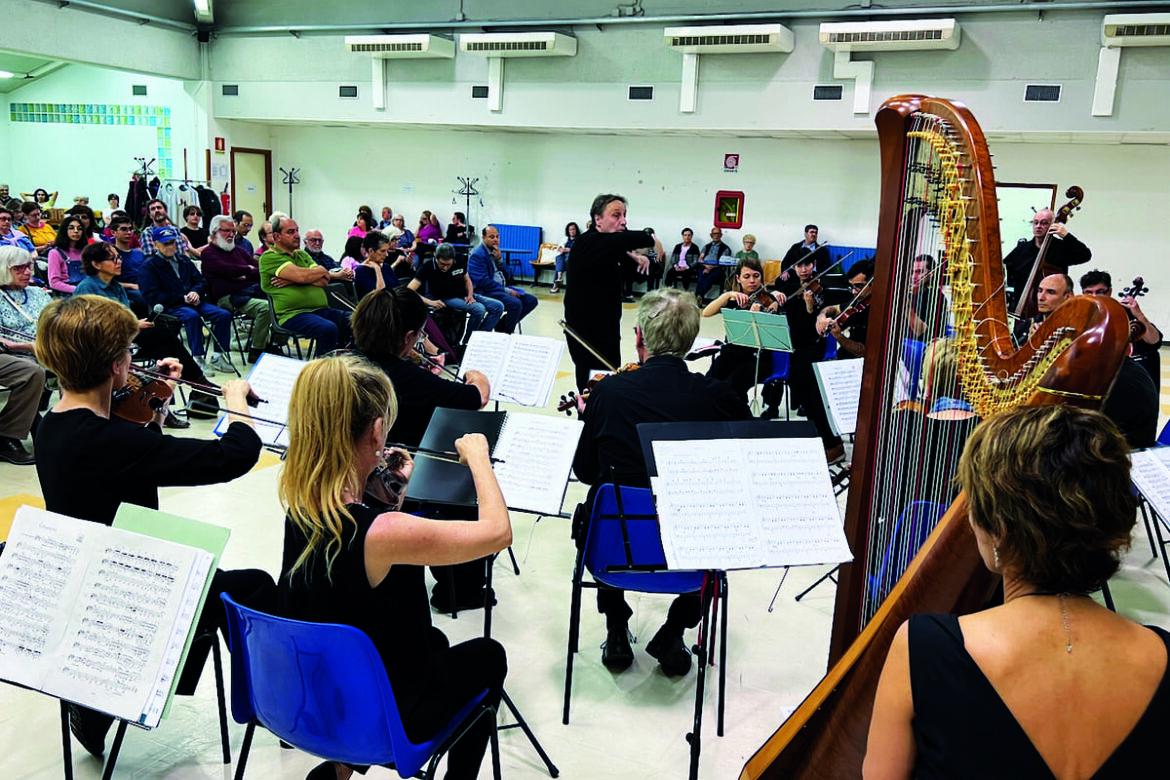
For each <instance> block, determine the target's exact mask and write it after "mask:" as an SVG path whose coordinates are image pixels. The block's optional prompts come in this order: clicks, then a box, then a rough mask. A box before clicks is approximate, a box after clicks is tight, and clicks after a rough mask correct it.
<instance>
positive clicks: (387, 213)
mask: <svg viewBox="0 0 1170 780" xmlns="http://www.w3.org/2000/svg"><path fill="white" fill-rule="evenodd" d="M393 216H394V211H393V209H391V208H390V207H389V206H383V207H382V219H380V220H379V221H378V230H384V229H385V228H388V227H390V219H391V218H392V217H393ZM306 235H308V234H307V233H306ZM308 240H309V239H307V238H306V239H305V241H308Z"/></svg>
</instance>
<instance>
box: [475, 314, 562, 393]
mask: <svg viewBox="0 0 1170 780" xmlns="http://www.w3.org/2000/svg"><path fill="white" fill-rule="evenodd" d="M564 349H565V345H564V343H563V342H561V341H558V340H557V339H550V338H546V337H543V336H523V335H520V334H512V335H508V334H505V333H488V332H486V331H475V332H474V333H472V334H471V339H470V340H469V341H468V342H467V351H466V352H465V353H464V354H463V363H462V364H461V366H460V368H461V369H462V370H463V371H464V372H467V371H468V370H475V371H481V372H483V373H484V374H485V375H486V376H487V378H488V382H489V383H490V384H491V390H492V395H491V397H492V400H495V401H503V402H505V403H514V404H519V405H521V406H547V405H548V398H549V395H550V394H551V393H552V384H553V379H555V378H556V373H557V366H559V365H560V362H561V353H562V352H563V351H564Z"/></svg>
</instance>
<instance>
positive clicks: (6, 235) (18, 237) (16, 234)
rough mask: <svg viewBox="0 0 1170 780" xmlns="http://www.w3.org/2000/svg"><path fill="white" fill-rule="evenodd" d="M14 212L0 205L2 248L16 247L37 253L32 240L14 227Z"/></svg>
mask: <svg viewBox="0 0 1170 780" xmlns="http://www.w3.org/2000/svg"><path fill="white" fill-rule="evenodd" d="M12 219H13V215H12V210H11V209H9V208H8V207H7V206H4V205H0V246H16V247H20V248H21V249H24V250H25V251H28V252H35V251H36V249H35V248H34V247H33V242H32V240H30V239H29V237H28V236H27V235H25V234H24V233H23V232H21V231H19V230H15V229H13V227H12Z"/></svg>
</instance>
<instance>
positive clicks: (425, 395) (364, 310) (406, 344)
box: [349, 285, 492, 613]
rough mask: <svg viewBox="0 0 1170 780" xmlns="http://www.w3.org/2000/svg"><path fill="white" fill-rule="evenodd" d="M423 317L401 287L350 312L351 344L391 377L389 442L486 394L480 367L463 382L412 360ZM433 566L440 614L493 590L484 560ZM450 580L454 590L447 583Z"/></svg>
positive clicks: (413, 434)
mask: <svg viewBox="0 0 1170 780" xmlns="http://www.w3.org/2000/svg"><path fill="white" fill-rule="evenodd" d="M426 321H427V305H426V303H425V302H424V301H423V298H422V296H421V295H419V294H418V293H417V292H415V291H414V290H412V289H410V288H408V287H406V286H405V285H403V286H399V287H395V288H393V289H381V290H377V291H375V292H372V293H370V294H369V295H367V296H366V297H365V298H362V300H361V303H359V304H358V305H357V308H356V309H354V311H353V314H352V315H350V319H349V322H350V326H351V327H352V328H353V339H354V346H356V347H357V349H358V351H359V353H360V354H361V355H363V356H364V357H365V358H366V359H368V360H370V361H371V362H373V363H374V364H376V365H377V366H378V367H379V368H381V369H382V371H383V372H384V373H385V374H386V376H388V377H389V378H390V382H391V383H392V385H393V387H394V395H395V398H396V405H397V408H398V414H397V416H396V417H395V418H394V422H393V423H392V424H391V425H390V428H389V430H388V431H387V432H386V439H387V441H388V442H391V443H394V444H397V445H405V446H407V447H417V446H418V445H419V443H420V442H421V441H422V438H423V435H424V434H425V433H426V430H427V426H428V425H429V424H430V422H431V417H432V416H433V415H434V413H435V409H437V408H439V407H445V408H448V409H466V410H471V411H474V410H478V409H482V408H483V407H484V406H486V405H487V402H488V398H490V397H491V388H490V387H489V385H488V378H487V377H486V376H485V375H484V374H482V373H481V372H479V371H467V372H465V373H464V376H463V381H462V382H451V381H447V380H445V379H443V378H442V377H439V376H436V375H435V374H434V373H432V371H430V370H428V369H427V368H425V367H424V366H422V365H419V364H415V363H414V362H413V361H412V360H411V359H410V354H411V352H412V350H413V349H414V346H415V343H416V342H417V341H418V339H419V337H420V336H421V334H422V332H423V328H424V327H425V326H426ZM415 509H423V510H425V511H426V516H428V517H438V516H440V515H439V512H440V510H437V509H435V508H434V507H414V506H412V507H411V511H414V510H415ZM441 515H442V516H443V517H445V518H447V519H457V520H474V519H475V517H476V509H475V507H471V508H470V509H469V510H467V511H463V512H461V511H460V509H459V508H458V507H443V508H442V510H441ZM449 569H450V572H448V567H432V569H431V571H432V573H433V574H434V575H435V587H434V590H433V591H432V593H431V604H432V606H434V607H435V609H437V610H438V611H440V612H447V613H450V612H451V611H452V609H455V610H458V611H464V610H468V609H475V608H477V607H482V606H483V605H484V603H485V599H486V598H488V597H490V596H491V595H492V594H486V593H485V587H484V585H485V575H484V562H483V559H482V558H480V559H476V560H472V561H467V562H465V563H460V564H456V565H454V566H451V567H449ZM451 578H454V584H455V589H454V590H455V592H454V593H452V592H451V587H450V582H451Z"/></svg>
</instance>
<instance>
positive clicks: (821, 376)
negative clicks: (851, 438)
mask: <svg viewBox="0 0 1170 780" xmlns="http://www.w3.org/2000/svg"><path fill="white" fill-rule="evenodd" d="M863 368H865V360H864V359H861V358H858V359H854V360H825V361H823V362H820V363H813V370H814V371H816V375H817V384H818V385H820V387H821V398H822V400H824V402H825V411H826V412H828V414H829V426H830V427H831V428H832V429H833V433H835V434H837V435H838V436H844V435H845V434H847V433H856V432H857V407H858V405H859V404H860V403H861V374H862V369H863ZM822 459H823V458H822Z"/></svg>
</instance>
